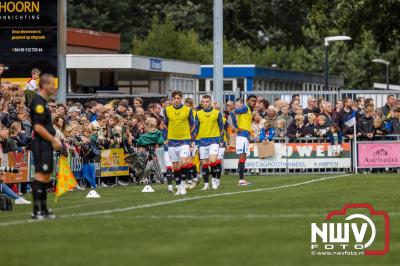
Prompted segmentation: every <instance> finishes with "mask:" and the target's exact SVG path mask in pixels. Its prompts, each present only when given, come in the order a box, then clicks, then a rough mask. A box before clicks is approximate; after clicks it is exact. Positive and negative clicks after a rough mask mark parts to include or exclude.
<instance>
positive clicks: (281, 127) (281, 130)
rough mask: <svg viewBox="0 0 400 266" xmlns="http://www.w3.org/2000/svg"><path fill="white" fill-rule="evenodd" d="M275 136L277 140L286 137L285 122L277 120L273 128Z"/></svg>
mask: <svg viewBox="0 0 400 266" xmlns="http://www.w3.org/2000/svg"><path fill="white" fill-rule="evenodd" d="M275 136H276V137H278V138H284V137H286V120H285V119H278V120H277V121H276V126H275Z"/></svg>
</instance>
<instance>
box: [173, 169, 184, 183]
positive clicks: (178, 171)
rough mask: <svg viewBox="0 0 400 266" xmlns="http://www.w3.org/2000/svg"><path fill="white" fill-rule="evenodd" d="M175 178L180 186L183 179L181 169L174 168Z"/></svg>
mask: <svg viewBox="0 0 400 266" xmlns="http://www.w3.org/2000/svg"><path fill="white" fill-rule="evenodd" d="M174 179H175V182H176V184H177V185H178V186H179V185H180V184H181V181H182V176H181V170H174Z"/></svg>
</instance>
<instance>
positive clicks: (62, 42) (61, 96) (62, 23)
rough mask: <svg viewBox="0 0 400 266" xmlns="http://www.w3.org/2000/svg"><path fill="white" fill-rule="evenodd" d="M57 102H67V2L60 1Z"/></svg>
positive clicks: (64, 0) (65, 0)
mask: <svg viewBox="0 0 400 266" xmlns="http://www.w3.org/2000/svg"><path fill="white" fill-rule="evenodd" d="M57 42H58V49H57V50H58V52H57V62H58V63H57V69H58V71H57V72H58V73H57V74H58V75H57V76H58V90H57V102H59V103H66V102H67V62H66V60H67V59H66V53H67V0H58V41H57Z"/></svg>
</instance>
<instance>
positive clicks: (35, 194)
mask: <svg viewBox="0 0 400 266" xmlns="http://www.w3.org/2000/svg"><path fill="white" fill-rule="evenodd" d="M40 187H41V185H40V182H39V181H37V180H35V181H33V182H32V199H33V213H34V214H36V213H38V212H39V208H40V199H39V190H40Z"/></svg>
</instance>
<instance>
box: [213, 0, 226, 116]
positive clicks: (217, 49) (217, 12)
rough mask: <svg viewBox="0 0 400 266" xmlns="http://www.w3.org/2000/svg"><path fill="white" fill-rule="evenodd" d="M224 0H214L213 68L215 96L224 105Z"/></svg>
mask: <svg viewBox="0 0 400 266" xmlns="http://www.w3.org/2000/svg"><path fill="white" fill-rule="evenodd" d="M223 21H224V17H223V0H214V69H213V76H214V77H213V90H214V91H213V93H214V98H215V100H216V101H217V102H219V103H220V105H221V107H222V108H221V110H222V109H223V106H224V99H223V98H224V80H223V79H224V78H223V64H224V49H223V45H224V44H223V36H224V32H223V27H224V26H223Z"/></svg>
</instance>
